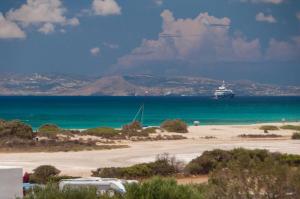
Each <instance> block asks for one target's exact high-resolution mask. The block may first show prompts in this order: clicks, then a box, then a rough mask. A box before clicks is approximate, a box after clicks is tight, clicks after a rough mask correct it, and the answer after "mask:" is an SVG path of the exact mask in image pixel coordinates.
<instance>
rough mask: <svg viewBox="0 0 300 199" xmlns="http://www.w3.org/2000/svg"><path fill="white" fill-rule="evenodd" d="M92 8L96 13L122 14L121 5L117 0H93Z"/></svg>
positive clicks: (104, 14)
mask: <svg viewBox="0 0 300 199" xmlns="http://www.w3.org/2000/svg"><path fill="white" fill-rule="evenodd" d="M92 10H93V12H94V14H95V15H102V16H107V15H120V14H121V7H120V6H119V5H118V4H117V2H116V1H115V0H93V4H92Z"/></svg>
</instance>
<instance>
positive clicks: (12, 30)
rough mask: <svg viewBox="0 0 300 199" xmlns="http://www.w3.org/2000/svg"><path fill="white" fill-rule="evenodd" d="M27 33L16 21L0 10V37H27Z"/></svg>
mask: <svg viewBox="0 0 300 199" xmlns="http://www.w3.org/2000/svg"><path fill="white" fill-rule="evenodd" d="M25 37H26V34H25V33H24V32H23V31H22V30H21V28H20V27H19V26H18V25H17V24H16V23H14V22H11V21H9V20H7V19H6V18H5V17H4V16H3V14H2V13H1V12H0V39H10V38H25Z"/></svg>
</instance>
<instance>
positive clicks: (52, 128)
mask: <svg viewBox="0 0 300 199" xmlns="http://www.w3.org/2000/svg"><path fill="white" fill-rule="evenodd" d="M59 133H62V129H61V128H59V127H58V126H57V125H55V124H44V125H42V126H41V127H40V128H38V130H37V136H39V137H47V138H52V139H54V138H56V137H57V135H58V134H59Z"/></svg>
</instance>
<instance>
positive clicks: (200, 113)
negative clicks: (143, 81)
mask: <svg viewBox="0 0 300 199" xmlns="http://www.w3.org/2000/svg"><path fill="white" fill-rule="evenodd" d="M141 104H144V106H145V110H144V125H159V124H160V123H161V122H162V121H163V120H165V119H175V118H180V119H183V120H185V121H186V122H188V123H192V122H193V121H195V120H198V121H200V122H201V123H202V124H249V123H259V122H274V121H281V120H282V119H283V118H284V119H285V120H286V121H300V97H236V98H234V99H232V100H214V99H211V98H209V97H0V118H2V119H9V120H10V119H19V120H21V121H23V122H25V123H28V124H30V125H31V126H32V127H33V128H38V127H39V126H40V125H42V124H45V123H54V124H57V125H59V126H60V127H63V128H72V129H84V128H91V127H97V126H111V127H121V126H122V125H123V124H126V123H129V122H131V121H132V119H133V118H134V116H135V114H136V112H137V111H138V109H139V107H140V106H141Z"/></svg>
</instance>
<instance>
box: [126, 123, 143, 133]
mask: <svg viewBox="0 0 300 199" xmlns="http://www.w3.org/2000/svg"><path fill="white" fill-rule="evenodd" d="M142 128H143V127H142V125H141V123H140V122H139V121H134V122H132V123H129V124H126V125H124V126H123V127H122V131H123V132H129V131H138V130H142Z"/></svg>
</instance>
